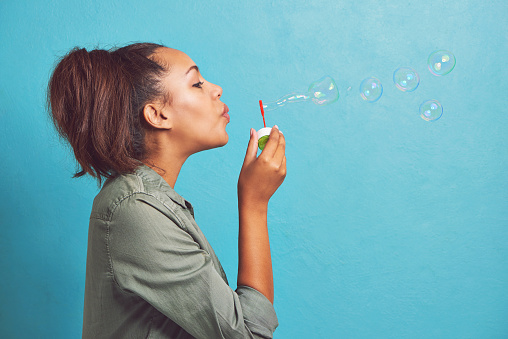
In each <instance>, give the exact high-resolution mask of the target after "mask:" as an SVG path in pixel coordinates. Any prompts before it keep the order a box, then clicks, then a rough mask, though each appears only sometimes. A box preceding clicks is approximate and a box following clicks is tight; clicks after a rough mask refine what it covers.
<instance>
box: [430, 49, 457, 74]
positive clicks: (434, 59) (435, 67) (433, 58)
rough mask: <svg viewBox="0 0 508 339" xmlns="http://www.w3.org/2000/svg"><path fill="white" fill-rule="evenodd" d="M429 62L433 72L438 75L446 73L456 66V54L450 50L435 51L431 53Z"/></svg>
mask: <svg viewBox="0 0 508 339" xmlns="http://www.w3.org/2000/svg"><path fill="white" fill-rule="evenodd" d="M427 64H428V65H429V71H430V72H431V73H432V74H434V75H437V76H441V75H446V74H448V73H450V72H451V71H452V70H453V68H454V67H455V55H453V53H452V52H450V51H445V50H439V51H435V52H432V53H431V54H430V55H429V60H428V61H427Z"/></svg>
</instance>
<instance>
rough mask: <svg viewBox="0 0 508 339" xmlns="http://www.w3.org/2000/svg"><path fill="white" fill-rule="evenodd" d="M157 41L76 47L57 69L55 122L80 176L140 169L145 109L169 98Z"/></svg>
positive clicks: (52, 101) (52, 87)
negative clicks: (108, 48) (154, 57)
mask: <svg viewBox="0 0 508 339" xmlns="http://www.w3.org/2000/svg"><path fill="white" fill-rule="evenodd" d="M160 47H163V46H161V45H157V44H133V45H129V46H126V47H123V48H120V49H117V50H113V51H106V50H92V51H90V52H88V51H86V50H85V49H79V48H75V49H73V50H71V51H70V52H69V53H68V54H67V55H66V56H64V57H63V58H62V60H61V61H60V62H59V63H58V65H57V67H56V68H55V70H54V72H53V74H52V76H51V79H50V81H49V86H48V108H49V111H50V115H51V118H52V120H53V123H54V125H55V127H56V129H57V131H58V133H59V134H60V136H61V137H63V138H64V139H65V140H67V141H68V142H69V144H70V145H71V146H72V148H73V150H74V155H75V157H76V160H77V162H78V164H79V166H80V167H81V169H80V170H78V171H77V172H76V174H75V175H74V177H81V176H83V175H85V174H87V173H88V174H90V175H91V176H92V177H94V178H96V179H97V180H98V183H99V185H100V184H101V181H102V179H103V178H111V177H113V176H115V175H116V174H119V173H129V172H132V171H134V170H135V169H136V168H137V167H138V166H139V165H141V161H140V160H142V159H143V158H144V156H145V155H146V149H145V144H144V129H145V128H147V126H146V125H145V124H144V119H143V118H142V111H143V107H144V106H145V105H146V104H147V103H148V102H149V101H151V100H154V99H162V100H164V101H167V100H168V98H167V96H166V95H165V94H164V89H163V87H162V85H161V82H160V79H161V77H162V75H163V74H164V73H165V72H167V71H168V70H166V69H165V68H164V67H163V66H162V65H159V64H158V63H157V62H155V61H154V60H152V59H151V57H152V55H153V54H154V53H155V51H156V49H157V48H160Z"/></svg>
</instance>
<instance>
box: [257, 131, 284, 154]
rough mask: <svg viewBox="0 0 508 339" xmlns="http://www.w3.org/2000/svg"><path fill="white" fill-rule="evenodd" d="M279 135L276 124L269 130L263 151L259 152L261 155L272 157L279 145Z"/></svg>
mask: <svg viewBox="0 0 508 339" xmlns="http://www.w3.org/2000/svg"><path fill="white" fill-rule="evenodd" d="M279 135H280V133H279V128H278V127H277V125H275V126H273V128H272V130H271V131H270V136H269V137H268V141H267V143H266V145H265V148H264V149H263V152H261V155H263V156H266V157H268V158H272V157H273V155H274V154H275V151H276V150H277V147H278V145H279Z"/></svg>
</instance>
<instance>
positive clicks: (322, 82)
mask: <svg viewBox="0 0 508 339" xmlns="http://www.w3.org/2000/svg"><path fill="white" fill-rule="evenodd" d="M309 100H312V102H313V103H315V104H316V105H319V106H324V105H328V104H331V103H333V102H335V101H337V100H339V89H338V88H337V85H336V84H335V81H334V80H333V78H331V77H329V76H324V77H322V78H321V79H319V80H317V81H314V82H313V83H311V84H310V85H309V90H308V91H307V92H306V93H290V94H286V95H285V96H283V97H282V98H279V99H278V100H275V101H272V102H267V103H263V109H264V110H265V111H271V110H274V109H277V108H279V107H282V106H284V105H285V104H289V103H294V102H302V101H309Z"/></svg>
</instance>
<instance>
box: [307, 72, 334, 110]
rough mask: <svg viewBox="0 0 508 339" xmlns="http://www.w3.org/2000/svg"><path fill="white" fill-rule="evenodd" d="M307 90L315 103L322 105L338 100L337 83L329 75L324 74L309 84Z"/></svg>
mask: <svg viewBox="0 0 508 339" xmlns="http://www.w3.org/2000/svg"><path fill="white" fill-rule="evenodd" d="M308 92H309V94H311V97H312V101H313V102H314V103H315V104H316V105H320V106H324V105H328V104H331V103H333V102H335V101H337V100H339V90H338V89H337V85H336V84H335V81H334V80H333V79H332V78H331V77H329V76H324V77H322V78H321V79H319V80H317V81H315V82H313V83H312V84H310V86H309V90H308Z"/></svg>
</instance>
